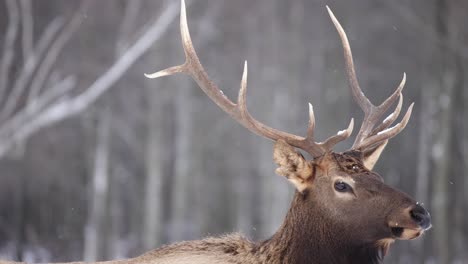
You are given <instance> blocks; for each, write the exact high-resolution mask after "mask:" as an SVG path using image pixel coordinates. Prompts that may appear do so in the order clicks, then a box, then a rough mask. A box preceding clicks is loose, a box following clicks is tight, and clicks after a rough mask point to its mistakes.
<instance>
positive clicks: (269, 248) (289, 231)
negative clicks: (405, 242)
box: [257, 193, 388, 264]
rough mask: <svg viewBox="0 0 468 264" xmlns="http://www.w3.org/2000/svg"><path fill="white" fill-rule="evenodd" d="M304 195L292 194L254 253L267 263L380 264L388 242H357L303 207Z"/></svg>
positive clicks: (319, 215) (344, 231)
mask: <svg viewBox="0 0 468 264" xmlns="http://www.w3.org/2000/svg"><path fill="white" fill-rule="evenodd" d="M306 196H307V194H300V193H296V194H295V196H294V200H293V202H292V205H291V208H290V210H289V212H288V214H287V216H286V219H285V221H284V222H283V224H282V226H281V227H280V229H279V230H278V232H276V234H274V235H273V236H272V237H271V238H270V239H268V240H266V241H263V242H262V243H261V244H259V245H258V248H257V252H258V253H259V254H266V255H267V259H269V260H270V262H268V263H275V264H276V263H289V264H296V263H300V264H305V263H312V264H322V263H323V264H345V263H350V264H351V263H359V264H367V263H382V260H383V256H384V253H385V252H386V250H387V249H388V245H385V244H382V245H377V243H372V244H368V245H366V244H362V243H361V244H358V243H355V242H353V241H351V239H349V238H348V236H347V235H346V234H347V232H346V230H340V229H339V228H337V227H334V226H333V223H330V221H329V219H325V218H324V217H323V216H322V215H321V214H319V213H317V214H314V213H313V212H312V213H311V211H310V208H309V209H307V210H305V208H301V207H302V206H305V205H304V204H305V203H304V202H302V200H303V199H306Z"/></svg>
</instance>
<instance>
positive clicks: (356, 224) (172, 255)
mask: <svg viewBox="0 0 468 264" xmlns="http://www.w3.org/2000/svg"><path fill="white" fill-rule="evenodd" d="M327 11H328V14H329V15H330V18H331V20H332V22H333V24H334V26H335V28H336V30H337V31H338V34H339V37H340V39H341V42H342V46H343V50H344V58H345V68H346V75H347V79H348V83H349V86H350V88H351V91H352V96H353V98H354V100H355V101H356V102H357V104H358V105H359V106H360V108H361V109H362V110H363V112H364V119H363V122H362V124H361V127H360V129H359V132H358V134H357V136H356V139H355V141H354V143H353V145H352V147H351V149H349V150H347V151H345V152H342V153H339V152H334V151H333V150H332V149H333V147H334V146H335V145H336V144H337V143H339V142H341V141H343V140H345V139H347V138H348V137H350V135H351V133H352V130H353V126H354V121H353V119H351V122H350V123H349V126H348V128H346V129H345V130H342V131H339V132H338V133H337V134H336V135H333V136H331V137H329V138H328V139H326V140H325V141H323V142H317V141H315V139H314V131H315V117H314V111H313V108H312V105H310V104H309V124H308V128H307V134H306V136H305V137H301V136H297V135H293V134H289V133H286V132H283V131H279V130H276V129H274V128H271V127H269V126H267V125H265V124H263V123H261V122H259V121H257V120H256V119H254V118H253V117H252V116H251V115H250V113H249V112H248V110H247V106H246V91H247V62H245V65H244V71H243V74H242V80H241V85H240V91H239V96H238V100H237V103H234V102H232V101H231V100H230V99H228V98H227V97H226V96H225V95H224V94H223V93H222V91H221V90H220V89H219V88H218V86H217V85H216V84H215V83H214V82H213V81H211V80H210V78H209V77H208V74H207V73H206V71H205V70H204V68H203V66H202V64H201V63H200V60H199V58H198V56H197V53H196V52H195V49H194V47H193V44H192V41H191V37H190V34H189V29H188V24H187V17H186V10H185V3H184V0H182V2H181V15H180V30H181V36H182V44H183V49H184V52H185V56H186V61H185V63H184V64H182V65H179V66H174V67H170V68H167V69H165V70H162V71H159V72H156V73H153V74H146V76H147V77H148V78H158V77H162V76H167V75H173V74H176V73H184V74H187V75H189V76H191V77H192V78H193V79H194V80H195V81H196V82H197V84H198V85H199V86H200V88H201V89H202V90H203V91H204V92H205V93H206V94H207V95H208V96H209V97H210V98H211V99H212V100H213V101H214V102H215V103H216V104H217V105H218V106H219V107H220V108H221V109H223V110H224V111H225V112H226V113H227V114H229V115H230V116H231V117H232V118H233V119H234V120H236V121H237V122H239V123H240V124H241V125H242V126H244V127H246V128H247V129H248V130H250V131H251V132H253V133H255V134H257V135H260V136H263V137H265V138H268V139H270V140H272V141H274V142H275V144H274V149H273V159H274V161H275V163H276V164H277V165H278V168H277V169H276V173H277V174H279V175H281V176H285V177H286V179H288V180H289V182H291V183H292V184H293V185H294V187H295V188H296V192H295V195H294V198H293V201H292V204H291V207H290V209H289V212H288V213H287V215H286V218H285V220H284V222H283V224H282V225H281V227H280V228H279V230H278V231H277V232H276V233H275V234H274V235H273V236H272V237H271V238H269V239H267V240H264V241H261V242H252V241H249V240H248V239H247V238H244V237H243V236H242V235H239V234H231V235H225V236H221V237H209V238H205V239H202V240H197V241H185V242H179V243H176V244H172V245H168V246H164V247H162V248H159V249H155V250H153V251H150V252H148V253H146V254H143V255H141V256H139V257H136V258H133V259H128V260H120V261H109V262H105V263H108V264H113V263H115V264H117V263H121V264H123V263H128V264H135V263H148V264H150V263H153V264H166V263H174V264H177V263H186V264H196V263H239V264H240V263H249V264H250V263H251V264H260V263H265V264H266V263H268V264H280V263H288V264H303V263H313V264H322V263H324V264H330V263H382V261H383V258H384V256H385V255H386V254H387V252H388V250H389V248H390V245H391V244H392V243H393V242H394V241H395V240H410V239H415V238H417V237H419V236H421V235H422V234H423V233H424V232H425V231H426V230H428V229H429V228H430V227H431V218H430V214H429V213H428V211H426V210H425V209H424V208H423V207H422V206H421V205H420V204H419V203H417V202H416V201H415V200H414V199H412V198H411V197H410V196H408V195H407V194H405V193H403V192H401V191H398V190H396V189H394V188H392V187H390V186H388V185H386V184H385V183H384V182H383V178H382V177H381V176H380V175H379V174H377V173H375V172H373V171H372V169H373V167H374V165H375V163H376V162H377V160H378V158H379V157H380V154H381V153H382V151H383V149H384V148H385V146H386V145H387V143H388V140H389V139H390V138H392V137H394V136H396V135H397V134H398V133H400V132H401V131H402V130H403V129H404V128H405V126H406V125H407V123H408V121H409V119H410V116H411V111H412V107H413V104H411V105H410V106H409V108H408V110H407V112H406V114H405V115H404V117H403V118H402V120H401V121H400V122H399V123H397V124H396V125H394V126H392V124H393V123H394V122H395V121H396V119H397V117H398V116H399V114H400V110H401V108H402V104H403V95H402V89H403V87H404V85H405V81H406V76H405V74H404V75H403V79H402V81H401V83H400V84H399V86H398V87H397V89H396V90H395V91H394V92H393V93H392V94H391V95H390V96H389V97H388V98H387V99H386V100H385V101H384V102H383V103H381V104H380V105H378V106H376V105H374V104H372V103H371V102H370V101H369V99H368V98H367V97H366V96H365V95H364V93H363V92H362V91H361V88H360V86H359V83H358V80H357V77H356V73H355V70H354V64H353V57H352V53H351V48H350V45H349V42H348V39H347V36H346V33H345V32H344V30H343V28H342V26H341V25H340V23H339V22H338V20H337V19H336V18H335V16H334V14H333V13H332V11H331V10H330V9H329V8H328V6H327ZM397 100H398V103H397V105H396V107H395V110H394V111H393V112H392V113H391V114H390V115H389V116H388V117H387V118H385V119H383V121H382V122H379V121H380V120H381V119H382V117H383V115H384V114H385V113H386V112H387V110H388V109H389V108H390V107H391V106H392V105H393V104H395V102H396V101H397ZM297 149H300V150H302V151H305V152H306V153H308V154H310V156H311V157H312V158H313V159H312V160H306V159H305V158H304V156H303V155H302V154H301V153H300V152H299V151H297Z"/></svg>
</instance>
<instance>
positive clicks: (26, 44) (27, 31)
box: [20, 0, 34, 61]
mask: <svg viewBox="0 0 468 264" xmlns="http://www.w3.org/2000/svg"><path fill="white" fill-rule="evenodd" d="M20 5H21V25H22V30H21V47H22V48H23V61H25V60H26V58H28V57H29V56H30V54H31V53H32V51H33V42H34V19H33V15H32V11H31V0H21V1H20Z"/></svg>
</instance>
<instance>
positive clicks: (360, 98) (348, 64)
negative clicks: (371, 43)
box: [326, 6, 374, 112]
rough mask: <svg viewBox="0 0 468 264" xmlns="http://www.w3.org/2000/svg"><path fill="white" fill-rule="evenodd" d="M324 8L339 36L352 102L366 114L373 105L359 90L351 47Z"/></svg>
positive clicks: (344, 34) (332, 16)
mask: <svg viewBox="0 0 468 264" xmlns="http://www.w3.org/2000/svg"><path fill="white" fill-rule="evenodd" d="M326 8H327V11H328V15H329V16H330V18H331V20H332V22H333V24H334V25H335V28H336V30H337V31H338V35H340V39H341V44H342V46H343V52H344V57H345V68H346V75H347V77H348V83H349V86H350V87H351V91H352V94H353V97H354V100H356V102H357V103H358V104H359V106H360V107H361V109H362V110H363V111H364V112H367V111H369V110H370V109H371V108H373V106H374V105H373V104H372V103H371V102H370V101H369V99H368V98H367V97H366V96H365V95H364V93H363V92H362V90H361V87H359V82H358V79H357V77H356V71H355V70H354V62H353V54H352V52H351V47H350V45H349V41H348V37H347V36H346V32H345V31H344V29H343V27H342V26H341V24H340V22H339V21H338V19H336V17H335V15H334V14H333V12H332V11H331V9H330V8H329V7H328V6H326Z"/></svg>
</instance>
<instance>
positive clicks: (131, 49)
mask: <svg viewBox="0 0 468 264" xmlns="http://www.w3.org/2000/svg"><path fill="white" fill-rule="evenodd" d="M7 3H8V5H7V7H8V13H9V14H10V15H9V18H10V23H9V28H8V30H7V31H8V32H7V36H8V37H7V38H6V39H5V45H4V51H3V54H2V57H3V58H4V59H3V60H2V67H1V77H2V78H1V80H2V87H1V91H2V93H4V94H5V95H4V99H3V106H2V108H1V111H0V118H1V120H3V123H2V125H1V126H0V157H2V156H4V155H5V154H6V153H7V152H8V151H9V150H11V149H12V148H13V147H14V146H15V144H18V143H21V142H24V141H25V140H26V139H27V138H29V137H30V136H31V135H32V134H34V133H35V132H37V131H38V130H40V129H41V128H44V127H47V126H50V125H51V124H54V123H57V122H59V121H61V120H64V119H66V118H69V117H71V116H74V115H77V114H79V113H81V112H83V111H84V110H86V109H87V107H88V106H90V105H91V104H92V103H94V102H95V101H96V100H97V99H98V98H99V97H100V96H101V95H102V94H104V93H105V92H106V91H108V90H109V89H110V88H112V87H113V85H114V84H115V83H116V82H117V81H118V80H119V79H120V78H121V76H122V75H123V74H124V73H125V71H127V70H128V69H129V68H130V66H132V65H133V63H134V62H135V61H136V60H137V59H138V58H139V57H140V56H141V55H143V54H144V53H145V52H146V51H147V50H148V49H149V48H150V47H151V46H152V44H153V43H154V42H155V41H156V40H158V39H159V38H160V37H161V36H162V35H163V34H164V32H165V31H166V29H167V26H168V24H169V23H170V22H171V21H172V20H173V19H174V18H175V17H176V13H177V8H176V3H174V2H173V3H171V4H169V5H168V6H167V7H166V8H165V10H164V11H163V12H162V13H161V15H160V16H159V17H158V18H157V19H156V20H155V21H153V22H151V23H150V24H149V25H147V26H146V27H145V28H144V31H143V33H142V34H141V35H139V36H138V37H137V38H136V40H135V41H133V42H130V41H128V42H126V43H125V45H124V46H123V47H124V48H122V47H119V49H120V50H124V51H123V52H122V53H121V55H120V56H118V57H117V58H116V60H115V61H114V62H113V64H111V65H110V66H109V68H108V70H107V71H106V72H104V73H103V74H102V75H100V76H99V77H98V78H97V79H96V80H95V81H94V82H93V83H92V84H91V85H90V86H89V87H86V88H85V89H84V92H81V93H79V94H77V95H74V94H73V93H72V90H73V89H74V88H75V87H76V83H77V82H76V77H74V76H73V75H71V76H66V77H63V78H59V80H57V79H56V77H57V75H58V76H60V71H59V70H58V69H56V68H54V67H53V65H54V64H55V62H56V61H57V58H58V55H59V54H60V53H61V51H63V49H64V47H65V44H66V43H67V41H68V40H69V39H70V38H71V37H72V36H73V33H74V32H75V30H76V29H77V27H78V26H79V24H80V22H81V20H82V18H81V12H82V10H83V9H84V8H86V6H87V4H86V2H83V3H82V4H81V5H80V6H81V8H79V9H78V11H77V12H76V13H75V14H74V15H73V17H72V18H71V19H70V20H69V21H68V22H66V23H65V22H63V19H62V18H57V19H55V20H53V21H52V22H50V24H49V26H48V27H47V28H46V29H45V31H44V34H42V38H41V39H40V40H39V41H38V42H37V44H35V47H34V48H33V51H31V52H25V54H29V56H28V57H27V58H25V59H24V62H23V66H22V69H21V70H20V72H19V73H18V74H17V76H16V79H15V81H14V82H11V83H10V82H9V80H8V78H4V77H5V76H8V75H9V74H11V68H12V63H11V62H12V60H13V58H15V49H14V45H13V44H14V43H15V41H16V38H17V32H18V27H19V25H20V23H19V21H17V20H18V19H17V17H18V10H19V9H20V8H18V7H17V3H16V2H15V1H13V0H8V1H7ZM26 6H28V5H22V6H21V7H22V8H23V9H25V10H26V11H24V14H23V15H27V14H30V13H28V12H27V7H26ZM31 20H32V18H29V19H24V21H27V22H24V21H23V23H25V24H24V25H25V27H31V26H30V23H31V22H30V21H31ZM26 31H27V32H29V31H28V30H26ZM137 31H138V30H137ZM24 34H25V33H23V35H24ZM28 34H29V33H28ZM31 38H32V37H31V36H28V37H23V38H22V39H21V40H22V41H23V42H26V41H27V42H29V41H30V39H31ZM29 46H30V45H29V44H27V43H25V44H23V47H29ZM126 47H128V48H126ZM54 72H55V73H56V74H52V73H54ZM47 80H48V81H47ZM10 86H11V87H12V88H11V89H9V87H10Z"/></svg>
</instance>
